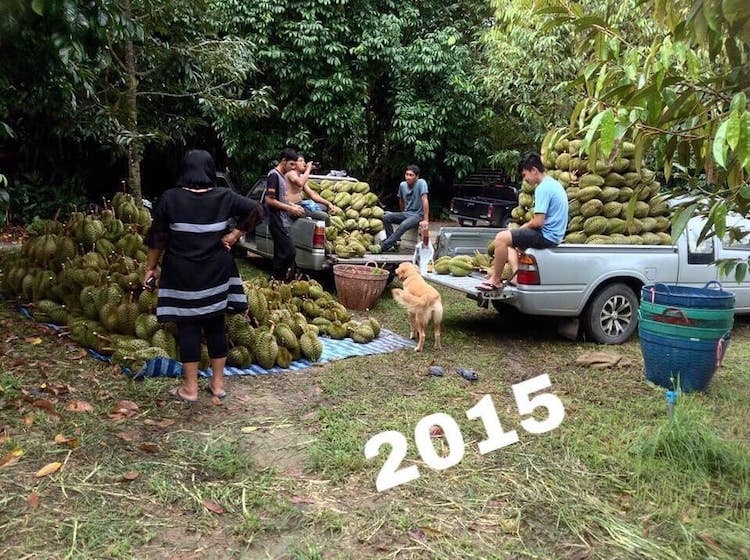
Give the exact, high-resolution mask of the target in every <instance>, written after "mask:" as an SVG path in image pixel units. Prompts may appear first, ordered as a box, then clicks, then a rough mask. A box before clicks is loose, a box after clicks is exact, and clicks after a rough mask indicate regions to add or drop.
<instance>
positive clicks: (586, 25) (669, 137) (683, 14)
mask: <svg viewBox="0 0 750 560" xmlns="http://www.w3.org/2000/svg"><path fill="white" fill-rule="evenodd" d="M537 7H538V8H539V10H538V13H539V14H540V15H543V16H544V17H547V18H549V22H548V25H549V26H550V27H565V28H567V29H570V30H571V31H575V32H576V35H575V36H576V37H578V50H579V53H580V54H581V57H582V59H583V60H586V61H587V63H586V64H585V65H584V66H583V67H582V70H581V72H580V75H579V77H578V80H577V85H578V86H579V89H580V91H581V92H582V93H583V94H584V97H583V99H582V100H581V101H580V102H579V103H578V105H577V106H576V108H575V110H574V112H573V115H572V117H571V126H574V125H575V123H576V122H577V121H579V120H583V121H587V120H589V119H592V117H593V119H592V120H591V127H590V128H589V130H588V134H587V138H586V140H587V141H586V148H585V149H594V150H597V149H598V150H601V151H602V152H604V153H605V154H607V153H609V152H611V150H613V149H615V147H616V145H617V143H618V142H619V141H620V140H621V139H622V138H623V137H624V136H625V135H628V136H630V137H632V139H633V142H634V144H635V147H636V153H637V154H638V155H639V156H642V155H643V154H644V153H645V152H646V151H647V150H648V149H649V148H650V147H651V148H655V149H656V151H657V153H659V154H660V157H659V161H658V163H659V165H660V167H661V169H662V171H663V174H664V177H665V179H666V180H667V181H669V180H670V179H671V178H672V177H673V176H674V175H675V171H679V173H680V174H681V175H685V174H687V175H688V176H690V177H692V178H693V181H691V182H688V185H687V188H686V191H687V192H691V193H692V194H696V195H698V196H699V197H701V198H707V199H708V200H709V203H708V205H702V204H700V203H693V204H689V205H686V206H685V207H684V208H683V209H682V211H681V212H680V213H679V214H678V215H677V216H676V217H675V220H674V221H675V228H674V230H673V234H674V235H677V234H679V233H680V231H681V229H682V228H684V226H685V224H686V223H687V220H688V219H689V218H690V217H691V216H692V215H693V214H694V213H696V212H702V213H705V214H707V216H708V219H709V221H708V225H707V227H706V229H705V230H704V232H703V234H704V235H705V234H708V233H709V232H711V231H713V232H715V233H716V234H717V235H718V236H723V235H724V234H725V232H727V224H726V216H727V212H728V211H729V210H736V211H738V212H740V213H741V214H743V215H748V214H750V182H749V181H748V176H749V175H750V111H748V92H750V72H748V71H747V65H748V63H750V4H748V3H747V2H742V1H740V0H644V1H642V2H640V3H639V18H643V19H646V20H648V21H649V23H650V24H651V25H652V26H653V28H654V30H655V31H654V33H652V35H651V38H650V40H648V41H637V40H635V41H634V40H632V39H633V37H630V36H628V34H627V32H626V29H625V27H626V26H625V25H624V24H623V23H622V22H618V21H614V20H613V18H612V17H610V15H609V14H608V13H606V12H604V11H596V10H594V11H593V12H591V11H584V10H583V9H582V7H581V5H580V4H578V3H576V2H568V1H567V0H539V1H538V2H537ZM638 159H640V158H638ZM729 234H730V237H735V238H736V237H738V236H739V235H740V234H739V232H737V231H730V232H729ZM729 264H730V267H724V271H725V272H726V271H727V268H731V263H729ZM746 271H747V263H740V264H739V265H738V266H737V269H736V277H737V278H738V279H740V278H743V277H744V276H745V274H746Z"/></svg>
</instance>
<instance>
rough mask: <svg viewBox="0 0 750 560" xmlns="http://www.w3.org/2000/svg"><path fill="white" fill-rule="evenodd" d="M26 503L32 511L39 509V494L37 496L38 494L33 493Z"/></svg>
mask: <svg viewBox="0 0 750 560" xmlns="http://www.w3.org/2000/svg"><path fill="white" fill-rule="evenodd" d="M26 503H28V504H29V507H30V508H31V509H36V508H38V507H39V494H37V493H36V492H32V493H31V494H29V497H28V498H26Z"/></svg>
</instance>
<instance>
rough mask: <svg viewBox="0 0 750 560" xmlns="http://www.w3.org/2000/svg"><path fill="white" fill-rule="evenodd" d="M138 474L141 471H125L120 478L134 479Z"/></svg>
mask: <svg viewBox="0 0 750 560" xmlns="http://www.w3.org/2000/svg"><path fill="white" fill-rule="evenodd" d="M140 474H141V473H139V472H138V471H130V472H126V473H125V474H124V475H122V479H123V480H127V481H131V480H135V479H136V478H138V476H139V475H140Z"/></svg>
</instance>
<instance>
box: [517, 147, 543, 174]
mask: <svg viewBox="0 0 750 560" xmlns="http://www.w3.org/2000/svg"><path fill="white" fill-rule="evenodd" d="M534 168H537V169H538V170H539V172H540V173H544V164H543V163H542V158H541V157H539V154H537V153H534V152H528V153H525V154H524V155H523V157H522V158H521V163H519V164H518V172H519V173H520V172H521V171H524V170H525V171H531V170H532V169H534Z"/></svg>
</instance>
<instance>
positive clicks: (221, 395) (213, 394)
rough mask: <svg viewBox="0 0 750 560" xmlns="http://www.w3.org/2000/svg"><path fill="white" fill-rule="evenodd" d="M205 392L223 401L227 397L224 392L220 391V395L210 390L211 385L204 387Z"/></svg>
mask: <svg viewBox="0 0 750 560" xmlns="http://www.w3.org/2000/svg"><path fill="white" fill-rule="evenodd" d="M206 391H208V393H209V394H210V395H211V396H212V397H216V398H217V399H220V400H224V399H225V398H226V396H227V392H226V391H225V390H223V389H222V390H221V392H220V393H216V392H214V390H213V389H212V388H211V385H206Z"/></svg>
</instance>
